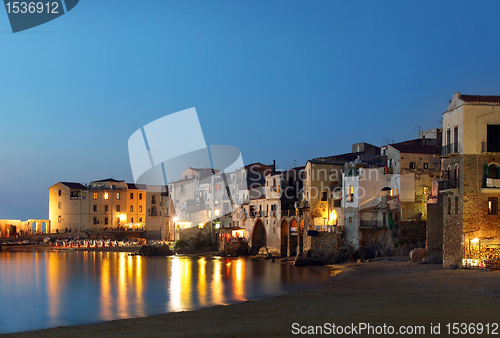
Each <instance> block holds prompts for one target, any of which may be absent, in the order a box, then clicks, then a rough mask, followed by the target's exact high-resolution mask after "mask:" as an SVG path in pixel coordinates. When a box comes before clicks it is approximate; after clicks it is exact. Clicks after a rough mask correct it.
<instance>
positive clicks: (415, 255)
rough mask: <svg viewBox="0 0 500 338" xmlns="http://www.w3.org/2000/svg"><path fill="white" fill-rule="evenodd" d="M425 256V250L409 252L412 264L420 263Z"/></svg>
mask: <svg viewBox="0 0 500 338" xmlns="http://www.w3.org/2000/svg"><path fill="white" fill-rule="evenodd" d="M425 256H426V252H425V249H422V248H416V249H413V250H412V251H410V259H411V260H412V261H413V262H420V261H422V260H423V259H424V258H425Z"/></svg>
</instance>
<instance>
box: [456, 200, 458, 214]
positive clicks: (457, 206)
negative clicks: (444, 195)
mask: <svg viewBox="0 0 500 338" xmlns="http://www.w3.org/2000/svg"><path fill="white" fill-rule="evenodd" d="M455 214H458V196H455Z"/></svg>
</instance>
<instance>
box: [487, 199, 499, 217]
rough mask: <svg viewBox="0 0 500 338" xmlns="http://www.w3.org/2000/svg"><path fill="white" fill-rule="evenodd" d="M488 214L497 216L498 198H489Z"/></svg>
mask: <svg viewBox="0 0 500 338" xmlns="http://www.w3.org/2000/svg"><path fill="white" fill-rule="evenodd" d="M488 214H489V215H498V198H497V197H489V198H488Z"/></svg>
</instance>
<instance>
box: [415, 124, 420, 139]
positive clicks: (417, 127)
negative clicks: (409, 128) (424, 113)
mask: <svg viewBox="0 0 500 338" xmlns="http://www.w3.org/2000/svg"><path fill="white" fill-rule="evenodd" d="M413 128H415V129H417V128H418V137H420V124H419V125H418V126H414V127H413Z"/></svg>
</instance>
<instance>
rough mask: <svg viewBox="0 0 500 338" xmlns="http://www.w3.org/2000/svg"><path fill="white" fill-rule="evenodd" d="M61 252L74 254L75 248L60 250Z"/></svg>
mask: <svg viewBox="0 0 500 338" xmlns="http://www.w3.org/2000/svg"><path fill="white" fill-rule="evenodd" d="M59 251H61V252H73V251H75V249H73V248H59Z"/></svg>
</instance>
